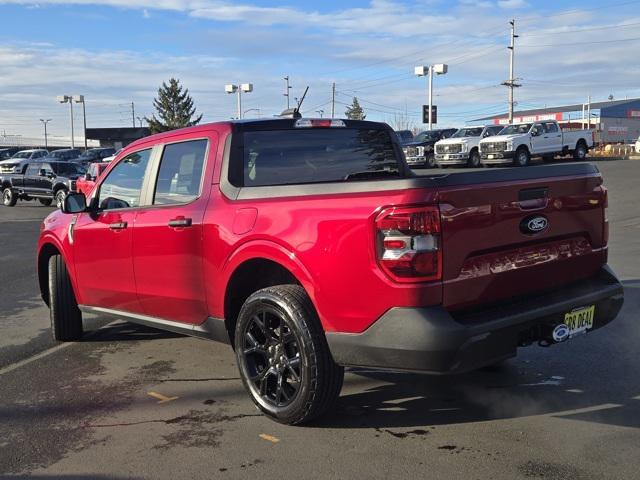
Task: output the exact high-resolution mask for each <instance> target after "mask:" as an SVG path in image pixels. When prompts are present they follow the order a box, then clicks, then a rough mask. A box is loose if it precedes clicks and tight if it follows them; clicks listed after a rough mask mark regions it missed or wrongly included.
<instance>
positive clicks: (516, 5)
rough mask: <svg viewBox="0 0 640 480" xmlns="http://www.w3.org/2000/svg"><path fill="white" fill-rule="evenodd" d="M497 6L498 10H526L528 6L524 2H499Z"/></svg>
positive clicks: (505, 0)
mask: <svg viewBox="0 0 640 480" xmlns="http://www.w3.org/2000/svg"><path fill="white" fill-rule="evenodd" d="M498 6H499V7H500V8H514V9H515V8H527V7H528V6H529V4H528V3H527V2H525V1H524V0H499V1H498Z"/></svg>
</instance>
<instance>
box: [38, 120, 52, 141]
mask: <svg viewBox="0 0 640 480" xmlns="http://www.w3.org/2000/svg"><path fill="white" fill-rule="evenodd" d="M40 121H41V122H42V125H44V148H45V149H47V148H49V144H48V142H47V123H49V122H50V121H51V119H50V118H47V119H46V120H43V119H42V118H41V119H40Z"/></svg>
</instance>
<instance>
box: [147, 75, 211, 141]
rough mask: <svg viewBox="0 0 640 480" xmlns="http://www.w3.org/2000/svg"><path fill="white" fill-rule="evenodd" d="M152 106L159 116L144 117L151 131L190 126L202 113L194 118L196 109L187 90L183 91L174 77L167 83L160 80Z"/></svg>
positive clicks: (198, 121) (200, 117)
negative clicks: (160, 85) (160, 84)
mask: <svg viewBox="0 0 640 480" xmlns="http://www.w3.org/2000/svg"><path fill="white" fill-rule="evenodd" d="M153 106H154V107H155V109H156V111H157V112H158V117H160V118H159V119H158V118H156V116H155V114H154V115H153V116H152V117H151V118H146V117H145V120H146V121H147V123H148V124H149V129H150V130H151V133H159V132H166V131H168V130H175V129H176V128H183V127H192V126H193V125H197V124H198V123H200V120H202V114H200V115H199V116H198V117H196V118H194V115H195V113H196V109H195V107H194V106H193V99H192V98H191V96H190V95H189V90H188V89H186V88H185V89H184V91H183V90H182V87H181V86H180V81H179V80H176V79H175V78H171V79H170V80H169V85H167V84H166V83H165V82H162V87H160V88H159V89H158V96H157V98H155V99H154V100H153Z"/></svg>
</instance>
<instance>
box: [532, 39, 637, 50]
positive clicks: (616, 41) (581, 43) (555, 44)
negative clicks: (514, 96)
mask: <svg viewBox="0 0 640 480" xmlns="http://www.w3.org/2000/svg"><path fill="white" fill-rule="evenodd" d="M636 40H640V37H633V38H619V39H617V40H598V41H594V42H576V43H546V44H540V45H520V47H521V48H538V47H574V46H582V45H595V44H601V43H620V42H633V41H636Z"/></svg>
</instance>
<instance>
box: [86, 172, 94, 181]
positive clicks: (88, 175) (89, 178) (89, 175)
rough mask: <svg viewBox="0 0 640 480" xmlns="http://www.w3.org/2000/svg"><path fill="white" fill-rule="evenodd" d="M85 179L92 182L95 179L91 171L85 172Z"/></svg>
mask: <svg viewBox="0 0 640 480" xmlns="http://www.w3.org/2000/svg"><path fill="white" fill-rule="evenodd" d="M84 179H85V180H86V181H87V182H90V181H92V180H93V177H92V176H91V174H90V173H85V174H84Z"/></svg>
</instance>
